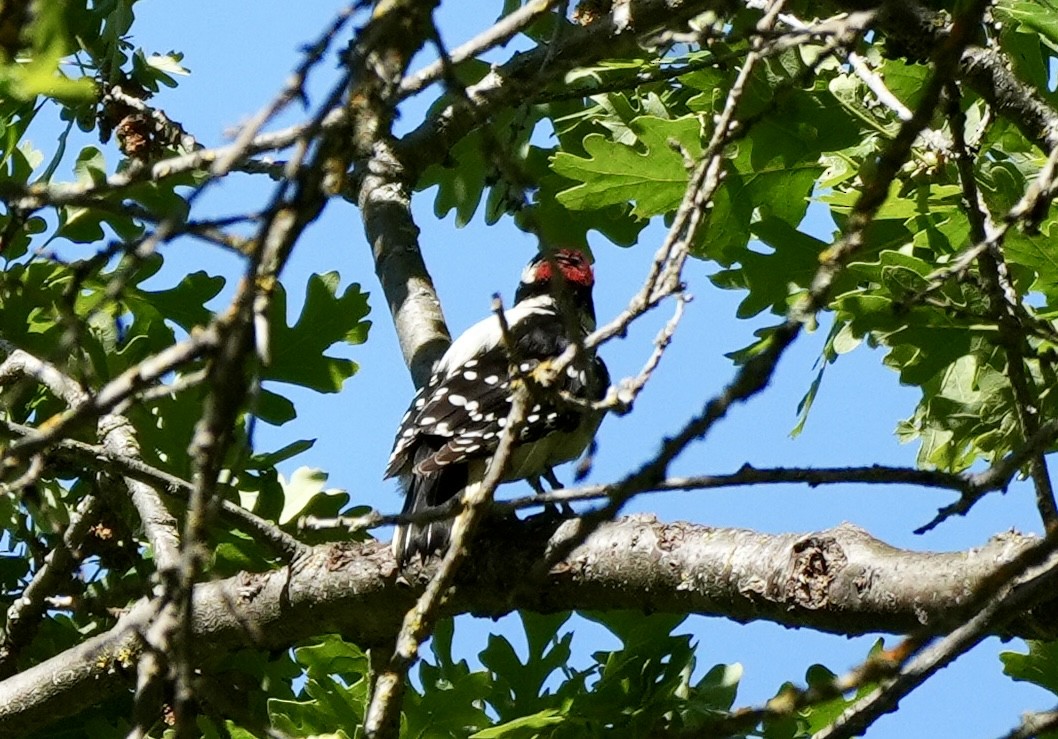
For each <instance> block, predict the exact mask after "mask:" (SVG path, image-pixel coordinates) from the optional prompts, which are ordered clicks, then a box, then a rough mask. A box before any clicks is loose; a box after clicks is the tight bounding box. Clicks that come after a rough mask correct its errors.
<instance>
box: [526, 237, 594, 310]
mask: <svg viewBox="0 0 1058 739" xmlns="http://www.w3.org/2000/svg"><path fill="white" fill-rule="evenodd" d="M559 275H561V277H559ZM556 279H561V280H564V281H565V282H566V284H567V285H568V286H569V287H570V288H571V289H573V290H574V291H578V292H580V291H583V292H586V293H587V294H588V295H590V294H591V288H592V286H593V285H594V284H595V274H594V273H593V272H592V269H591V263H590V262H588V258H587V257H585V256H584V253H583V252H581V251H577V250H576V249H559V250H558V251H554V252H546V253H541V254H537V255H536V256H535V257H533V259H532V261H530V262H529V264H527V265H525V269H524V270H523V271H522V281H521V282H520V283H519V284H518V290H517V292H516V293H515V296H514V299H515V302H519V301H521V300H523V299H525V298H527V297H531V296H533V295H540V294H542V293H547V292H551V291H552V284H551V283H552V281H553V280H556Z"/></svg>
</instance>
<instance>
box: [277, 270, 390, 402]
mask: <svg viewBox="0 0 1058 739" xmlns="http://www.w3.org/2000/svg"><path fill="white" fill-rule="evenodd" d="M340 279H341V278H340V277H339V275H338V273H337V272H328V273H326V274H323V275H312V276H311V277H309V281H308V285H307V287H306V297H305V305H304V307H303V308H302V309H301V315H300V316H299V317H298V320H297V323H295V324H294V325H293V326H287V323H286V315H287V296H286V290H284V288H283V287H282V285H276V290H275V295H274V297H273V299H272V306H271V312H270V313H269V318H270V320H269V327H270V330H271V336H270V338H269V346H270V351H271V361H270V362H269V364H268V366H267V367H265V368H264V371H263V373H262V376H263V379H265V380H274V381H276V382H287V383H291V384H293V385H302V386H304V387H307V388H311V389H313V390H316V391H317V392H321V393H336V392H338V391H339V390H341V389H342V383H343V382H345V380H347V379H348V378H350V377H352V376H353V374H355V373H356V370H357V365H356V362H354V361H352V360H351V359H339V358H337V357H331V356H327V355H326V354H324V352H325V351H327V349H329V348H330V347H331V346H333V345H334V344H336V343H338V342H342V343H345V344H362V343H364V341H366V340H367V333H368V330H369V328H370V326H371V322H370V321H365V320H363V318H364V316H366V315H367V314H368V312H369V311H370V308H369V307H368V304H367V297H368V296H367V293H364V292H361V291H360V285H359V284H356V283H353V284H352V285H350V286H349V287H347V288H346V289H345V291H344V292H343V293H342V294H341V295H338V283H339V282H340Z"/></svg>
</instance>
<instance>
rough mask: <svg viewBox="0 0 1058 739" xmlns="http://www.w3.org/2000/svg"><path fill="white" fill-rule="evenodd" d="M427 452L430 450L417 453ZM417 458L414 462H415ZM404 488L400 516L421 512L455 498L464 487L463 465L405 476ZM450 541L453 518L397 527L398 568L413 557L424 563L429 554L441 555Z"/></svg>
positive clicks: (394, 553) (396, 552) (402, 566)
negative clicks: (417, 556) (417, 557)
mask: <svg viewBox="0 0 1058 739" xmlns="http://www.w3.org/2000/svg"><path fill="white" fill-rule="evenodd" d="M420 451H421V453H424V454H425V453H430V450H428V449H426V450H420ZM416 456H419V455H418V454H417V455H416ZM418 461H419V460H418V459H416V460H415V463H418ZM402 485H403V487H404V508H403V509H402V510H401V513H402V514H404V515H408V514H411V513H420V512H422V511H426V510H429V509H430V508H434V507H436V506H439V505H443V504H444V503H447V502H448V500H449V499H450V498H452V497H454V496H456V495H458V494H459V493H460V492H461V491H462V490H463V488H465V487H466V485H467V467H466V465H459V464H456V465H450V466H448V467H444V468H442V469H441V470H439V471H437V472H431V473H427V474H415V473H412V474H411V475H408V476H407V477H406V478H405V479H404V480H402ZM451 538H452V519H451V518H446V519H442V520H439V521H430V522H429V523H424V524H416V523H411V524H405V525H402V526H398V527H397V530H396V532H394V534H393V556H394V557H395V558H396V560H397V564H398V566H399V567H400V568H401V569H403V568H404V566H405V565H406V564H407V563H408V562H409V561H411V559H412V557H414V556H415V555H416V554H418V555H419V558H420V559H421V560H422V561H426V559H427V558H428V557H430V555H432V554H437V553H441V554H443V553H444V551H445V549H447V548H448V542H449V541H450V540H451Z"/></svg>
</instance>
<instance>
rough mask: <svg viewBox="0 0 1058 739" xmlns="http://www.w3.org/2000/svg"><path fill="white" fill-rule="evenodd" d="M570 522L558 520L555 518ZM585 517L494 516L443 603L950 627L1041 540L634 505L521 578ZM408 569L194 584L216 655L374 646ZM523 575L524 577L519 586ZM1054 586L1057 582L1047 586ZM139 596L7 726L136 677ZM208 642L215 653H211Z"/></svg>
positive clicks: (342, 555) (1039, 615)
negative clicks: (526, 583) (749, 521)
mask: <svg viewBox="0 0 1058 739" xmlns="http://www.w3.org/2000/svg"><path fill="white" fill-rule="evenodd" d="M556 526H558V528H557V529H556V528H555V527H556ZM574 535H575V527H574V525H573V522H560V521H557V520H556V519H554V518H552V517H547V516H540V517H535V518H532V519H529V520H528V521H525V522H512V521H504V520H496V521H493V522H491V523H490V525H489V526H488V527H487V528H486V529H484V530H483V531H482V532H481V534H480V535H479V537H478V539H477V542H476V544H475V548H476V549H477V551H479V552H480V553H481V554H482V556H481V557H476V558H475V559H474V561H472V562H468V563H466V565H465V567H464V568H463V571H462V573H461V575H460V577H459V578H458V580H457V586H456V587H457V593H456V595H455V596H454V597H452V598H449V599H448V601H447V603H446V605H445V612H446V613H448V614H454V613H473V614H476V615H481V616H490V617H495V616H499V615H502V614H505V613H510V612H511V611H512V610H515V609H527V610H534V611H539V612H556V611H564V610H569V609H616V608H624V609H628V608H631V609H643V610H648V611H651V612H658V611H661V612H673V613H685V612H688V613H699V614H704V615H722V616H726V617H729V618H732V619H734V620H736V621H740V622H749V621H754V620H768V621H774V622H776V623H780V624H783V625H787V626H800V627H809V628H814V629H819V630H822V631H828V632H832V633H837V634H848V635H853V634H865V633H877V632H879V631H884V632H896V633H906V632H911V631H916V630H918V629H920V628H924V629H926V630H927V631H929V630H931V629H940V628H941V626H942V624H943V623H944V621H945V618H946V617H947V616H949V615H950V614H951V613H952V612H957V611H958V610H959V609H960V608H961V607H962V606H963V605H964V604H965V603H966V602H967V599H968V598H969V597H970V595H971V594H972V592H973V591H974V590H975V589H976V588H977V587H978V586H979V585H980V584H981V583H984V582H986V581H987V580H988V578H989V577H990V576H992V574H993V573H994V571H995V569H996V567H999V566H1003V565H1004V564H1009V563H1011V562H1013V561H1014V560H1015V559H1016V558H1017V557H1018V556H1019V555H1022V554H1023V553H1024V552H1026V551H1027V550H1028V549H1029V548H1030V547H1032V546H1033V545H1034V544H1038V543H1039V540H1038V539H1035V538H1033V537H1025V536H1020V535H1016V534H1006V535H1004V536H1002V537H999V538H996V539H993V540H991V541H990V542H988V543H987V544H986V545H984V546H982V547H979V548H975V549H971V550H967V551H964V552H954V553H943V554H939V553H926V552H910V551H904V550H899V549H895V548H893V547H890V546H888V545H886V544H884V543H882V542H880V541H878V540H877V539H874V538H872V537H871V536H870V535H869V534H867V533H866V532H864V531H862V530H861V529H858V528H856V527H855V526H851V525H847V524H845V525H842V526H839V527H837V528H835V529H830V530H827V531H821V532H817V533H813V534H806V535H805V534H783V535H774V536H773V535H767V534H759V533H755V532H752V531H745V530H739V529H714V528H709V527H705V526H695V525H692V524H687V523H674V524H663V523H659V522H658V521H657V520H656V519H654V518H653V517H650V516H634V517H629V518H625V519H621V520H619V521H616V522H611V523H606V524H603V525H601V526H600V527H599V528H598V529H597V530H596V531H595V532H594V533H593V534H592V535H591V536H590V537H589V538H588V540H587V541H586V542H585V543H584V544H582V545H581V546H579V547H577V548H576V549H575V550H574V551H573V552H572V553H571V555H570V556H569V557H568V558H567V559H566V560H565V561H563V562H561V563H559V564H558V565H557V566H556V567H555V568H554V569H553V570H552V571H551V572H550V573H549V574H548V576H547V579H546V580H545V581H544V582H542V583H541V584H540V587H539V588H535V589H531V590H529V589H521V588H518V589H515V588H513V587H512V586H513V585H514V584H515V582H516V581H519V580H521V579H522V577H523V575H522V573H524V572H527V571H529V570H530V568H531V567H532V565H533V564H534V563H535V562H537V561H539V559H540V558H541V557H543V556H544V553H545V552H546V551H548V550H551V549H554V548H556V547H560V546H562V543H563V542H564V541H566V540H568V538H569V537H571V536H574ZM431 570H432V568H430V569H428V570H425V571H416V570H415V569H414V568H413V569H412V570H411V572H410V573H409V578H408V579H409V580H410V581H411V582H410V583H407V582H403V583H401V582H398V581H397V577H396V574H397V573H396V564H395V562H394V560H393V557H392V553H391V552H390V549H389V547H388V545H385V544H381V543H377V542H368V543H364V544H342V545H331V546H320V547H315V548H314V549H313V550H312V552H311V554H310V555H309V556H307V557H305V558H304V559H303V560H300V561H299V563H298V566H297V567H295V568H293V569H288V568H283V569H279V570H275V571H272V572H268V573H258V574H251V573H244V574H242V575H239V576H236V577H234V578H230V579H228V580H222V581H218V582H211V583H205V584H199V585H196V586H195V591H194V608H193V614H192V630H193V634H194V638H193V644H194V645H198V646H200V648H201V649H202V650H204V651H203V654H201V655H199V656H200V657H201V658H203V660H204V661H205V663H206V665H207V666H208V660H206V659H205V658H206V657H208V656H210V655H212V656H218V657H219V656H221V655H222V654H224V653H225V652H227V651H229V650H231V649H235V648H239V647H244V646H248V645H252V646H254V647H258V648H266V649H282V648H286V647H289V646H290V645H292V644H295V643H297V642H298V641H299V640H300V639H304V638H307V637H309V636H311V635H314V634H318V633H321V632H335V633H340V634H342V635H344V636H345V637H346V638H348V639H350V640H353V641H355V642H356V643H357V644H359V645H361V646H365V647H370V646H373V645H386V644H390V643H391V640H392V638H393V637H392V635H393V633H395V631H396V629H397V627H398V625H399V621H400V618H401V614H403V613H404V612H406V611H407V610H408V608H410V607H411V605H412V603H413V602H414V601H415V599H416V598H417V597H418V596H419V594H420V593H421V592H422V589H423V587H424V586H425V584H426V582H427V580H428V577H429V574H430V571H431ZM515 591H516V592H515ZM1041 597H1046V598H1051V596H1050V595H1047V596H1041ZM1056 614H1058V601H1055V600H1053V599H1052V600H1050V601H1047V602H1043V601H1041V602H1039V603H1037V604H1036V606H1035V607H1034V608H1032V609H1031V610H1027V609H1026V610H1025V611H1024V612H1023V613H1022V614H1020V615H1018V616H1017V617H1016V618H1015V619H1013V620H1011V621H1008V622H1007V623H1006V625H1005V626H1004V628H1003V631H1002V632H1001V633H1002V635H1004V636H1022V637H1029V638H1043V639H1047V638H1055V637H1058V631H1056V627H1055V624H1056V623H1058V619H1056V618H1055V615H1056ZM148 616H149V609H148V608H147V606H146V605H145V604H142V603H141V604H140V605H138V606H136V607H134V608H133V609H132V611H130V613H129V614H127V615H126V616H125V617H123V618H122V620H121V621H120V622H119V623H118V624H117V625H116V626H115V627H114V628H112V629H111V630H110V631H109V632H107V633H106V634H103V635H101V636H98V637H95V638H93V639H91V640H89V641H87V642H85V643H84V644H82V645H79V646H77V647H75V648H73V649H71V650H69V651H67V652H65V653H63V654H60V655H58V656H56V657H54V658H52V659H51V660H48V661H46V662H44V663H42V664H40V665H38V666H36V667H33V668H31V669H29V670H27V671H25V672H23V673H21V674H19V675H17V676H14V677H12V678H10V679H8V680H6V681H4V682H0V734H2V735H5V736H17V735H21V734H24V733H26V732H28V731H30V730H32V729H35V728H38V727H41V726H44V725H46V724H47V723H48V722H50V721H53V720H56V719H58V718H60V717H62V716H64V715H70V714H73V713H76V712H77V711H79V710H81V709H83V708H84V707H85V706H88V705H91V704H93V703H95V702H98V701H101V700H103V699H104V698H106V697H107V696H108V695H111V694H113V693H114V692H115V691H118V690H127V689H128V687H129V685H130V681H131V679H132V677H131V669H130V668H131V666H132V665H134V664H135V660H136V654H137V649H138V647H137V644H138V642H137V640H136V638H135V636H134V634H133V632H134V631H135V627H138V626H142V625H143V624H144V623H146V619H147V618H148ZM207 653H208V654H207Z"/></svg>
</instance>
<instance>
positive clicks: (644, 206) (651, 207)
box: [551, 116, 702, 218]
mask: <svg viewBox="0 0 1058 739" xmlns="http://www.w3.org/2000/svg"><path fill="white" fill-rule="evenodd" d="M629 127H630V128H631V129H632V130H633V131H634V132H635V134H636V137H637V138H638V140H639V143H640V147H639V148H636V147H632V146H628V145H626V144H619V143H616V142H614V141H611V140H610V139H608V138H606V137H605V136H603V135H602V134H598V133H593V134H589V135H588V136H587V137H586V138H585V139H584V142H583V143H584V150H585V152H587V156H585V157H580V156H575V155H573V154H568V153H566V152H558V153H557V154H555V156H554V157H553V158H552V160H551V167H552V169H553V170H554V171H555V172H556V173H557V174H560V175H562V176H563V177H566V178H567V179H570V180H574V181H576V182H578V183H580V184H577V185H574V186H572V187H570V188H568V189H566V190H563V191H562V192H560V193H559V194H558V197H557V199H558V202H559V203H561V204H562V205H564V206H566V207H567V208H570V209H572V210H597V209H600V208H605V207H607V206H611V205H619V204H625V203H629V202H635V204H636V205H635V208H634V209H633V211H632V213H633V215H635V216H636V217H638V218H649V217H651V216H655V215H659V214H661V213H668V212H670V211H672V210H674V209H675V208H676V207H677V206H678V205H679V203H680V200H681V199H682V198H683V191H684V189H685V188H686V186H687V180H688V173H687V163H686V162H685V161H684V157H683V154H682V153H681V152H680V151H679V150H678V149H677V148H674V147H673V146H672V145H671V143H670V142H675V143H676V144H678V146H679V147H681V148H682V149H683V150H684V151H686V153H687V154H688V155H689V156H691V157H692V158H697V157H699V156H700V155H701V152H702V144H701V135H702V134H701V122H700V121H699V119H698V117H697V116H686V117H683V118H678V119H676V120H667V119H664V118H657V117H654V116H640V117H638V118H635V119H633V120H632V121H631V122H630V123H629Z"/></svg>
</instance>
